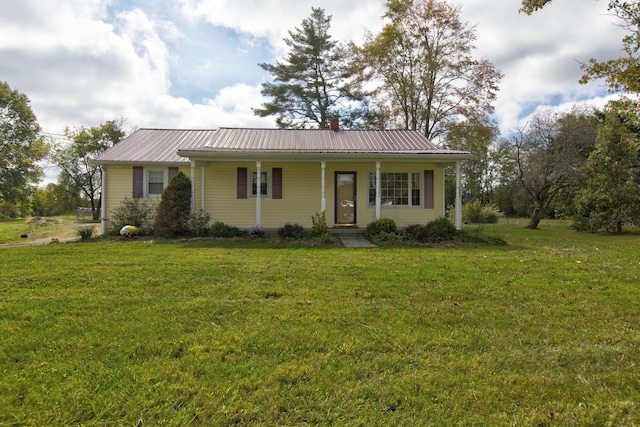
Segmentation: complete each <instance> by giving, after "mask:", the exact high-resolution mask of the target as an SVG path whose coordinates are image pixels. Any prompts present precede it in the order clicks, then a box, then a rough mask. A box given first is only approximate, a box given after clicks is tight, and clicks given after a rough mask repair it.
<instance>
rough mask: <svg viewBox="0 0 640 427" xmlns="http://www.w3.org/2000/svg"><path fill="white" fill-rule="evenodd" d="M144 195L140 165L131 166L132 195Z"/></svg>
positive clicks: (136, 196) (142, 173)
mask: <svg viewBox="0 0 640 427" xmlns="http://www.w3.org/2000/svg"><path fill="white" fill-rule="evenodd" d="M143 196H144V172H143V169H142V166H134V167H133V197H134V198H137V199H139V198H141V197H143Z"/></svg>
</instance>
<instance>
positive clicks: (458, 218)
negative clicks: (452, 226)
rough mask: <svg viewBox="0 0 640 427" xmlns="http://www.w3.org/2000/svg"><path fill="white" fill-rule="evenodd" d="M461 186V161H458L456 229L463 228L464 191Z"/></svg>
mask: <svg viewBox="0 0 640 427" xmlns="http://www.w3.org/2000/svg"><path fill="white" fill-rule="evenodd" d="M460 187H461V184H460V162H456V230H462V192H461V188H460Z"/></svg>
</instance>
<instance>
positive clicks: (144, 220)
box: [107, 197, 155, 236]
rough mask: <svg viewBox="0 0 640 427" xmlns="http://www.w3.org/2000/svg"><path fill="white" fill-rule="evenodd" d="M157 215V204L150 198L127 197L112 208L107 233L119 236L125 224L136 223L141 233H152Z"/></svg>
mask: <svg viewBox="0 0 640 427" xmlns="http://www.w3.org/2000/svg"><path fill="white" fill-rule="evenodd" d="M154 215H155V205H154V204H153V202H151V200H149V199H138V198H136V199H131V198H129V197H126V198H125V199H124V200H123V201H122V203H120V205H119V206H118V207H116V208H115V209H112V210H111V218H109V219H108V220H107V233H108V234H110V235H114V236H117V235H118V233H120V230H121V229H122V227H124V226H125V225H134V226H136V227H138V229H139V230H140V234H151V231H152V224H153V220H154Z"/></svg>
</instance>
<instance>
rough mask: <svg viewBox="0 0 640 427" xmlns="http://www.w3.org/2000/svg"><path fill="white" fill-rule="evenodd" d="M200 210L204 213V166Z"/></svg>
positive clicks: (201, 170)
mask: <svg viewBox="0 0 640 427" xmlns="http://www.w3.org/2000/svg"><path fill="white" fill-rule="evenodd" d="M200 175H201V176H200V180H201V183H200V211H202V213H204V166H202V167H201V168H200Z"/></svg>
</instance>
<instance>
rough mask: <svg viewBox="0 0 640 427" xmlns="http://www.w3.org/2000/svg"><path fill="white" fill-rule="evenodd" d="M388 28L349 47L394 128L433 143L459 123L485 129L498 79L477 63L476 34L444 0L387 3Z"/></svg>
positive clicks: (488, 67)
mask: <svg viewBox="0 0 640 427" xmlns="http://www.w3.org/2000/svg"><path fill="white" fill-rule="evenodd" d="M385 17H386V18H388V19H389V21H390V22H389V23H388V24H387V25H385V27H384V28H383V29H382V31H381V32H380V33H379V34H376V35H373V34H369V35H368V37H367V38H366V40H365V42H364V44H363V45H362V46H360V47H358V46H355V45H352V50H353V52H354V58H355V59H354V64H355V67H357V69H359V72H360V77H361V79H362V81H367V82H377V83H378V87H377V90H376V92H375V93H374V96H375V98H376V100H377V102H378V104H379V105H380V107H381V108H385V109H387V110H388V111H389V112H390V114H391V117H392V118H393V120H394V122H395V127H398V128H403V129H411V130H418V131H420V132H421V133H423V134H424V135H425V136H426V137H427V138H430V139H434V140H437V139H438V138H439V137H441V136H443V135H444V134H446V132H447V131H448V130H449V127H450V126H451V125H452V124H453V123H455V122H458V121H463V120H469V121H474V122H486V121H487V117H488V116H489V115H490V114H491V113H492V112H493V101H494V100H495V98H496V94H497V91H498V83H499V82H500V79H501V78H502V75H501V73H500V72H499V71H497V70H496V69H495V67H494V66H493V65H492V64H491V63H490V62H489V61H487V60H479V59H476V58H474V51H475V40H476V35H475V28H474V27H473V26H471V25H469V24H468V23H466V22H463V21H462V20H461V16H460V8H459V7H458V6H455V5H453V4H451V3H449V2H447V1H445V0H388V1H387V13H386V15H385Z"/></svg>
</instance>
